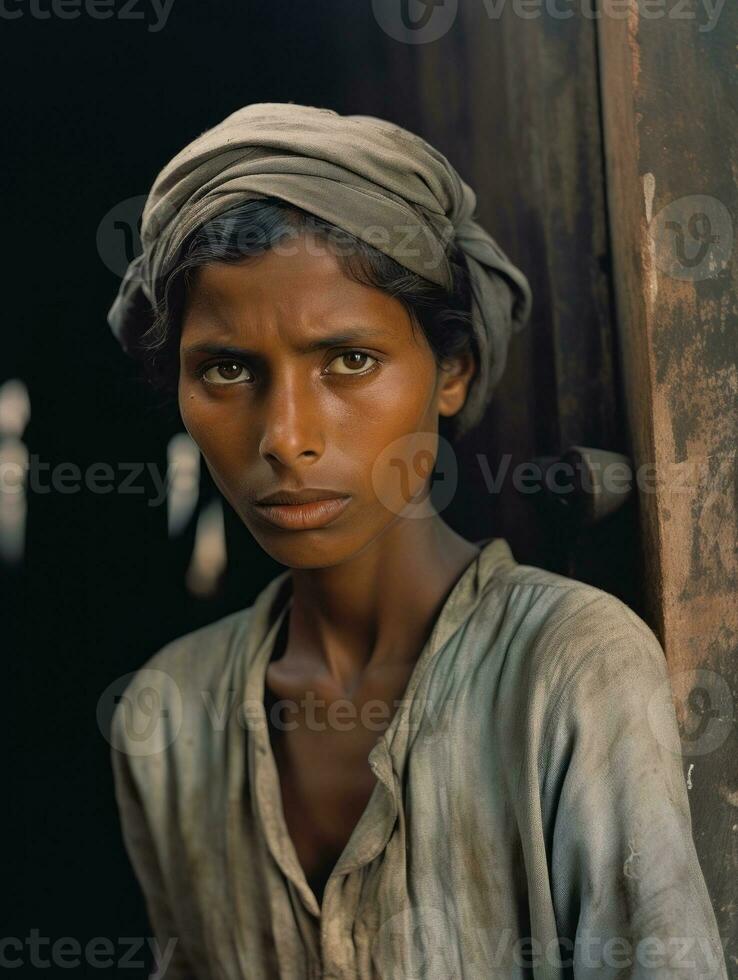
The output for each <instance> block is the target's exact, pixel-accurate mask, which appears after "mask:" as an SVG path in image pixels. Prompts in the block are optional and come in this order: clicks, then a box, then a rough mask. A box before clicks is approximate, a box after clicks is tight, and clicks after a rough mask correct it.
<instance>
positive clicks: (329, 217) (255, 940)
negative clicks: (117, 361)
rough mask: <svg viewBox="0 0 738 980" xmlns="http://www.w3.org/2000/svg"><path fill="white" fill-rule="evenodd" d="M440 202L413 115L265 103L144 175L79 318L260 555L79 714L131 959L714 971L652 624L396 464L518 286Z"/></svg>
mask: <svg viewBox="0 0 738 980" xmlns="http://www.w3.org/2000/svg"><path fill="white" fill-rule="evenodd" d="M475 203H476V202H475V198H474V194H473V192H472V191H471V189H470V188H469V187H468V185H466V184H465V183H464V182H463V181H462V180H461V178H460V177H459V175H458V174H457V172H456V171H455V170H454V169H453V167H452V166H451V164H450V163H449V162H448V160H447V159H446V158H445V157H443V156H442V155H441V154H440V153H438V151H436V150H435V149H433V148H432V147H431V146H429V145H428V144H427V143H425V142H424V141H423V140H421V139H419V138H418V137H416V136H414V135H412V134H410V133H408V132H406V131H405V130H402V129H399V128H398V127H396V126H393V125H390V124H389V123H387V122H384V121H382V120H379V119H374V118H371V117H365V116H340V115H339V114H337V113H335V112H332V111H330V110H325V109H317V108H313V107H309V106H300V105H294V104H292V103H290V104H279V103H264V104H255V105H250V106H247V107H245V108H243V109H241V110H239V111H238V112H235V113H233V114H232V115H231V116H229V117H228V118H227V119H225V120H224V121H223V122H222V123H221V124H219V125H218V126H216V127H215V128H214V129H212V130H209V131H207V132H206V133H204V134H202V135H201V136H200V137H198V139H196V140H195V141H194V142H193V143H192V144H190V145H189V146H188V147H186V148H185V149H184V150H182V151H181V153H179V154H178V155H177V156H176V157H175V158H174V159H173V160H172V161H170V163H169V164H167V166H166V167H165V168H164V169H163V170H162V172H161V173H160V174H159V176H158V177H157V179H156V181H155V183H154V186H153V188H152V190H151V193H150V195H149V198H148V201H147V205H146V208H145V211H144V219H143V225H142V241H143V246H144V251H143V254H142V255H141V256H140V257H139V258H138V259H137V260H135V262H134V263H132V265H131V267H130V268H129V271H128V274H127V276H126V279H125V281H124V283H123V285H122V287H121V291H120V294H119V296H118V299H117V300H116V303H115V304H114V306H113V308H112V309H111V312H110V316H109V319H110V323H111V326H112V328H113V330H114V331H115V333H116V335H117V336H118V337H119V339H120V340H121V342H122V343H123V345H124V347H125V349H126V350H128V351H129V352H131V353H132V354H135V355H137V356H139V357H141V358H142V360H143V362H144V364H145V367H146V369H147V371H148V373H149V375H150V376H151V377H152V378H153V379H154V380H155V381H156V382H157V383H161V384H163V385H165V386H166V385H168V386H170V387H172V389H174V388H175V387H176V392H177V397H178V401H179V407H180V411H181V415H182V420H183V422H184V425H185V427H186V428H187V430H188V432H189V433H190V434H191V436H192V437H193V439H194V440H195V441H196V442H197V444H198V446H199V447H200V449H201V451H202V454H203V457H204V459H205V461H206V463H207V466H208V469H209V470H210V472H211V474H212V476H213V479H214V480H215V482H216V484H217V485H218V487H219V488H220V490H221V492H222V493H223V495H224V496H225V497H226V499H227V500H228V501H229V502H230V504H231V505H232V506H233V508H234V509H235V510H236V512H237V513H238V514H239V515H240V517H241V518H242V520H243V521H244V523H245V524H246V526H247V527H248V528H249V530H250V531H251V532H252V534H253V535H254V537H255V538H256V540H257V541H258V542H259V544H260V545H261V547H262V548H264V549H265V551H267V552H268V553H269V554H270V555H271V556H272V557H274V558H275V559H276V560H277V561H279V562H280V563H282V564H283V565H285V566H287V570H286V571H285V572H283V573H282V574H281V575H280V576H278V577H277V578H276V579H275V580H274V581H273V582H271V583H270V584H269V585H268V586H267V588H266V589H264V590H263V591H262V592H261V593H260V594H259V596H258V597H257V598H256V600H255V601H254V603H253V604H252V605H251V606H250V607H248V608H247V609H244V610H242V611H239V612H237V613H234V614H232V615H230V616H227V617H225V618H224V619H221V620H219V621H218V622H216V623H213V624H211V625H209V626H207V627H205V628H203V629H200V630H197V631H195V632H193V633H190V634H188V635H187V636H184V637H181V638H179V639H177V640H175V641H173V642H172V643H170V644H168V645H167V646H166V647H165V648H164V649H162V650H160V651H159V652H158V653H157V654H155V655H154V656H153V657H151V658H150V659H149V660H148V661H147V662H146V664H145V665H144V667H143V668H141V670H140V671H138V672H137V674H136V675H135V677H134V679H133V681H132V682H131V683H130V685H129V687H128V688H127V689H126V692H125V695H124V696H123V698H122V699H121V703H120V705H119V707H118V709H117V710H116V713H115V716H114V719H113V726H112V736H111V737H112V742H113V745H114V747H115V748H114V751H113V754H112V756H113V765H114V769H115V777H116V793H117V799H118V803H119V807H120V813H121V820H122V827H123V832H124V837H125V841H126V845H127V848H128V851H129V854H130V857H131V860H132V863H133V865H134V867H135V870H136V873H137V875H138V878H139V880H140V882H141V885H142V888H143V892H144V895H145V897H146V902H147V907H148V910H149V915H150V918H151V923H152V927H153V929H154V931H155V934H156V938H157V940H158V942H159V944H160V949H161V950H162V956H163V960H164V961H166V970H165V971H163V972H164V975H165V976H167V977H188V978H195V977H197V978H206V977H207V978H209V977H213V978H241V977H248V978H276V977H280V978H287V980H293V978H294V980H297V978H307V977H334V978H347V980H348V978H361V980H364V978H370V977H372V978H373V977H386V978H393V980H396V978H404V977H408V978H409V977H429V978H434V980H436V978H438V980H440V978H449V980H450V978H455V977H459V978H461V977H474V978H476V977H490V976H499V977H505V978H510V977H523V976H534V977H536V978H544V977H545V978H549V977H550V978H554V977H556V978H559V977H570V976H575V977H585V976H587V977H588V976H598V977H599V976H616V975H617V976H638V977H641V976H649V977H651V976H654V977H655V976H658V977H667V976H668V977H670V978H673V977H695V976H698V975H701V976H703V977H724V976H725V972H724V962H723V960H722V953H721V948H720V938H719V936H718V933H717V927H716V923H715V919H714V916H713V912H712V908H711V905H710V901H709V898H708V894H707V891H706V888H705V884H704V880H703V878H702V874H701V870H700V867H699V863H698V860H697V856H696V853H695V849H694V844H693V841H692V836H691V824H690V816H689V805H688V800H687V795H686V788H685V785H684V780H683V776H682V770H681V763H680V757H679V751H680V747H679V738H678V734H677V729H676V724H675V718H674V712H673V708H672V706H671V701H670V699H669V696H668V691H669V685H668V674H667V671H666V666H665V661H664V656H663V651H662V649H661V647H660V645H659V643H658V641H657V639H656V638H655V636H654V634H653V633H652V632H651V631H650V629H649V628H648V627H647V625H646V624H645V623H644V622H643V621H642V620H641V619H639V618H638V617H637V616H636V615H635V614H634V613H633V612H632V611H631V610H630V609H628V608H627V607H626V606H625V605H624V604H623V603H622V602H620V601H619V600H618V599H617V598H615V597H614V596H611V595H609V594H607V593H605V592H602V591H601V590H598V589H595V588H593V587H590V586H588V585H585V584H584V583H581V582H578V581H575V580H572V579H568V578H566V577H563V576H559V575H555V574H553V573H550V572H547V571H545V570H543V569H540V568H536V567H534V566H526V565H520V564H518V563H517V562H516V561H515V559H514V558H513V556H512V554H511V551H510V549H509V547H508V545H507V542H506V541H505V540H504V539H501V538H495V539H491V540H483V541H479V542H476V543H472V542H469V541H467V540H465V539H464V538H462V537H461V536H459V535H458V534H456V533H455V532H454V531H453V530H452V529H451V528H450V527H449V526H448V525H447V524H446V523H445V522H444V521H443V519H442V518H441V516H440V515H439V513H437V511H436V510H435V509H434V507H433V504H432V502H431V498H430V495H429V493H428V490H429V485H430V479H431V472H432V470H433V465H434V462H435V459H436V454H437V452H438V446H439V438H440V437H439V429H440V428H441V427H454V428H453V432H454V434H455V435H458V434H460V433H463V432H466V431H468V430H469V429H470V428H471V427H472V426H473V425H474V423H475V422H476V421H477V420H478V419H479V418H480V416H481V414H482V412H483V410H484V408H485V406H486V404H487V402H488V400H489V397H490V394H491V392H492V389H493V388H494V385H495V383H496V381H497V380H498V379H499V377H500V375H501V373H502V370H503V368H504V363H505V353H506V348H507V343H508V340H509V337H510V335H511V333H512V332H513V331H515V330H517V329H519V328H520V327H522V326H523V324H524V323H525V321H526V319H527V316H528V313H529V309H530V300H531V298H530V291H529V287H528V283H527V281H526V279H525V277H524V276H523V275H522V273H521V272H520V271H519V270H518V269H516V268H515V267H514V266H513V265H511V263H510V262H509V261H508V260H507V258H506V257H505V255H504V254H503V253H502V252H501V250H500V249H499V247H498V246H497V245H496V243H495V242H494V240H493V239H492V238H491V237H490V236H489V235H488V234H487V233H486V232H485V231H484V230H483V229H482V228H480V227H479V225H478V224H476V222H474V220H473V213H474V209H475ZM152 698H153V699H154V701H153V702H152ZM152 703H154V704H157V705H158V710H157V715H156V718H155V719H154V720H155V721H157V724H156V725H155V726H154V728H153V730H151V734H150V735H149V736H148V737H147V738H145V739H143V741H142V739H141V738H140V737H139V736H137V734H136V733H138V732H141V731H142V730H143V728H144V726H143V724H142V722H143V721H146V717H147V712H148V713H149V715H150V712H151V706H152ZM148 720H149V721H151V716H150V717H149V718H148ZM164 951H166V953H165V952H164Z"/></svg>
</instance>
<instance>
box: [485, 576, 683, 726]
mask: <svg viewBox="0 0 738 980" xmlns="http://www.w3.org/2000/svg"><path fill="white" fill-rule="evenodd" d="M481 613H482V615H483V616H484V617H485V618H486V619H488V620H489V621H490V622H492V621H494V619H495V617H497V619H498V622H497V623H496V626H495V632H496V636H497V640H498V643H501V644H502V646H503V649H504V655H505V670H507V671H508V672H511V676H510V678H509V679H510V681H511V683H510V685H509V686H508V690H512V689H514V690H515V693H516V695H517V696H516V697H515V700H516V701H518V708H519V710H521V711H523V712H524V713H525V714H526V715H527V716H528V717H529V718H533V719H534V720H536V721H537V723H538V724H540V726H541V727H542V728H545V727H547V726H549V725H550V724H551V719H552V718H553V717H554V716H555V715H556V713H557V712H558V711H560V709H561V707H562V704H563V703H564V702H566V699H567V698H569V697H570V696H572V695H574V692H575V691H577V690H579V691H580V692H581V691H584V692H589V694H590V695H594V694H595V692H596V691H597V690H598V689H602V690H609V691H610V692H611V693H612V694H613V695H614V694H615V692H617V691H619V690H621V689H622V687H623V685H624V684H631V685H633V684H638V683H639V682H642V683H643V684H644V686H647V687H649V688H650V689H654V688H656V687H659V686H660V685H663V684H664V682H665V681H666V680H667V678H668V674H667V668H666V659H665V654H664V650H663V647H662V646H661V643H660V642H659V640H658V638H657V637H656V635H655V633H654V632H653V630H652V629H651V627H650V626H649V625H648V624H647V623H646V622H645V621H644V620H643V619H642V618H641V617H640V616H639V615H638V614H637V613H636V612H635V611H634V610H633V609H631V608H630V607H629V606H628V605H626V603H624V602H623V601H622V600H621V599H619V598H618V597H617V596H615V595H613V594H612V593H609V592H606V591H604V590H603V589H599V588H597V587H595V586H593V585H589V584H587V583H585V582H581V581H579V580H578V579H573V578H569V577H567V576H564V575H559V574H557V573H554V572H549V571H548V570H546V569H543V568H538V567H536V566H533V565H523V564H517V563H515V564H508V565H507V566H505V567H504V568H502V569H500V573H499V574H498V575H496V576H494V577H493V579H492V581H491V582H490V583H489V588H488V589H487V591H486V592H485V595H484V596H483V602H482V604H481ZM581 700H582V702H584V701H586V700H587V699H586V697H585V696H583V695H582V696H581Z"/></svg>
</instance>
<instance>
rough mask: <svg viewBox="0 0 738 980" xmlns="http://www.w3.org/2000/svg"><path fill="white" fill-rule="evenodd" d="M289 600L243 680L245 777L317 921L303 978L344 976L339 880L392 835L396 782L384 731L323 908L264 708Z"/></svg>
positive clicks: (288, 875)
mask: <svg viewBox="0 0 738 980" xmlns="http://www.w3.org/2000/svg"><path fill="white" fill-rule="evenodd" d="M291 604H292V598H291V597H290V598H289V600H288V601H287V603H286V604H285V606H284V607H283V609H282V610H281V611H280V613H279V615H278V617H277V618H276V620H275V621H274V623H273V624H272V626H271V627H270V629H269V631H268V633H267V635H266V636H265V638H264V642H263V643H262V645H261V646H260V648H259V650H258V651H257V655H256V657H255V660H254V662H253V664H252V665H251V673H250V676H249V678H248V682H247V685H246V686H247V700H248V704H249V712H248V722H249V724H248V729H249V740H248V741H249V765H248V768H249V777H250V780H251V789H252V799H253V800H254V803H255V807H256V815H257V819H258V822H259V825H260V827H261V829H262V832H263V834H264V839H265V841H266V845H267V848H268V850H269V852H270V854H271V856H272V857H273V859H274V861H275V863H276V864H277V866H278V867H279V869H280V870H281V872H282V874H283V875H284V877H285V879H286V881H287V882H289V883H290V884H291V886H292V887H293V888H294V890H295V892H296V893H297V895H298V897H299V899H300V901H301V903H302V905H303V907H304V909H305V910H306V911H307V912H308V913H309V914H310V916H312V917H313V919H314V920H316V925H317V927H318V930H319V943H320V950H319V954H320V955H319V958H318V957H315V958H314V959H313V960H311V961H310V962H309V965H308V969H309V973H308V976H310V977H312V976H315V977H321V978H324V980H328V978H330V980H333V978H335V980H344V978H346V980H348V977H347V976H346V974H345V972H344V970H343V967H342V966H341V962H343V963H350V962H351V960H352V958H353V950H349V949H344V950H343V951H342V954H341V955H340V956H338V957H334V956H333V955H332V953H331V951H332V950H338V949H339V948H340V946H341V942H342V939H341V937H342V935H345V934H346V932H348V934H349V935H350V933H351V930H350V928H349V929H348V930H346V928H345V921H346V918H347V916H350V915H352V914H353V910H349V909H346V908H345V907H344V906H343V905H342V904H341V903H340V902H339V901H338V898H337V888H338V879H339V878H341V877H343V876H346V875H350V874H352V873H354V872H356V871H357V870H358V869H360V868H362V867H364V866H365V865H366V864H368V863H369V862H370V861H373V860H374V859H375V858H376V857H377V856H378V855H379V854H381V853H382V851H383V850H384V848H385V847H386V845H387V842H388V840H389V838H390V835H391V833H392V829H393V827H394V824H395V820H396V818H397V786H396V777H395V773H394V770H393V766H392V760H391V757H390V752H389V748H388V745H387V741H386V737H385V736H386V735H387V732H385V733H383V734H382V735H380V737H379V738H378V740H377V742H376V744H375V745H374V747H373V749H372V750H371V752H370V753H369V756H368V760H367V761H368V764H369V767H370V768H371V770H372V772H373V773H374V774H375V776H376V777H377V783H376V785H375V786H374V789H373V790H372V793H371V795H370V797H369V800H368V802H367V805H366V807H365V809H364V811H363V813H362V815H361V817H360V818H359V820H358V822H357V824H356V826H355V827H354V829H353V831H352V833H351V836H350V837H349V840H348V841H347V843H346V846H345V848H344V850H343V851H342V853H341V855H340V857H339V859H338V861H337V862H336V865H335V867H334V868H333V871H332V872H331V875H330V877H329V878H328V881H327V882H326V886H325V890H324V893H323V901H322V906H319V905H318V902H317V899H316V897H315V895H314V893H313V891H312V889H311V888H310V886H309V885H308V883H307V879H306V877H305V873H304V870H303V868H302V866H301V865H300V862H299V860H298V858H297V854H296V851H295V848H294V844H293V842H292V839H291V837H290V835H289V832H288V831H287V825H286V822H285V819H284V811H283V807H282V800H281V789H280V783H279V773H278V771H277V765H276V761H275V759H274V753H273V751H272V747H271V742H270V740H269V730H268V723H267V716H266V709H265V707H264V703H263V696H264V676H265V673H266V666H267V664H268V662H269V659H270V657H271V653H272V650H273V645H274V642H275V640H276V636H277V634H278V632H279V628H280V626H281V624H282V621H283V618H284V616H285V615H286V614H287V612H288V610H289V608H290V606H291Z"/></svg>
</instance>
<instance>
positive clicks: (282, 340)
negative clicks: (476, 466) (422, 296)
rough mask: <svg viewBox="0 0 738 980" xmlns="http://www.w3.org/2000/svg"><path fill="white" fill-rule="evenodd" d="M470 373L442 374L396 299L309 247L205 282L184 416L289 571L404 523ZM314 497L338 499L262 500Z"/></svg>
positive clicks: (186, 346) (185, 373)
mask: <svg viewBox="0 0 738 980" xmlns="http://www.w3.org/2000/svg"><path fill="white" fill-rule="evenodd" d="M472 369H473V363H472V362H471V359H469V361H468V362H466V361H465V362H464V363H463V364H462V363H460V362H456V363H455V369H450V370H449V371H440V370H439V369H438V367H437V365H436V362H435V359H434V356H433V352H432V351H431V349H430V347H429V346H428V343H427V341H426V340H425V337H424V336H423V334H422V331H421V330H420V328H416V330H415V331H413V330H412V328H411V321H410V317H409V315H408V313H407V312H406V310H405V308H404V307H403V306H402V304H401V303H400V302H399V300H396V299H394V298H393V297H391V296H388V295H387V294H385V293H383V292H382V291H381V290H379V289H376V288H373V287H370V286H365V285H362V284H360V283H356V282H354V281H353V280H351V279H349V278H347V277H346V276H345V275H344V273H343V272H342V270H341V268H340V265H339V262H338V260H337V259H336V257H335V255H333V254H332V253H331V252H330V250H329V249H328V248H327V246H326V245H325V244H323V243H322V242H321V241H320V240H319V239H316V238H315V237H314V236H312V235H308V234H303V235H300V236H298V237H296V238H294V239H292V240H290V242H289V244H288V245H286V244H284V243H283V244H281V245H280V246H279V247H278V248H277V249H273V250H270V251H268V252H266V253H265V254H263V255H261V256H258V257H253V258H249V259H246V260H245V261H244V262H242V263H239V264H226V263H213V264H210V265H206V266H203V267H201V268H200V269H198V270H197V275H196V277H195V281H194V283H193V284H192V286H191V291H190V294H189V299H188V302H187V306H186V310H185V313H184V317H183V321H182V332H181V340H180V375H179V406H180V411H181V414H182V419H183V421H184V424H185V427H186V428H187V431H188V432H189V433H190V435H191V436H192V438H193V439H194V440H195V442H196V443H197V444H198V446H199V447H200V450H201V452H202V454H203V457H204V459H205V461H206V464H207V466H208V469H209V470H210V473H211V474H212V476H213V479H214V480H215V482H216V484H217V486H218V487H219V488H220V490H221V492H222V493H223V495H224V496H225V497H226V499H227V500H228V501H229V503H230V504H231V506H232V507H233V508H234V509H235V511H236V512H237V513H238V514H239V516H240V517H241V519H242V520H243V522H244V523H245V524H246V526H247V527H248V529H249V530H250V531H251V533H252V534H253V536H254V537H255V538H256V540H257V541H258V542H259V544H260V545H261V547H262V548H263V549H264V550H265V551H266V552H267V553H268V554H270V555H271V556H272V557H273V558H274V559H275V560H276V561H278V562H280V563H281V564H284V565H287V566H289V567H292V568H307V567H311V568H317V567H325V566H328V565H334V564H339V563H341V562H343V561H345V560H346V559H348V558H350V557H352V556H353V555H355V554H357V553H358V552H359V551H361V550H362V549H363V548H364V547H366V546H367V545H368V544H369V543H370V542H371V541H373V540H374V539H375V538H376V537H377V536H378V535H379V534H380V533H381V532H382V531H384V530H385V529H386V528H387V527H388V526H389V525H390V524H391V523H392V522H394V521H396V520H398V519H399V520H403V519H407V517H406V513H407V511H405V514H403V507H404V505H406V504H407V503H408V495H409V496H410V498H413V499H415V500H418V499H420V498H421V497H422V496H423V488H424V487H427V484H428V480H429V477H430V473H431V471H432V468H433V466H432V463H433V459H434V458H435V453H436V449H437V431H438V415H439V413H441V414H445V415H453V414H455V413H456V412H457V411H458V410H459V409H460V408H461V407H462V405H463V403H464V399H465V396H466V390H467V387H468V382H469V378H470V375H471V373H472ZM419 434H420V435H419ZM315 488H318V489H319V490H321V491H325V493H323V494H322V496H323V497H334V498H335V497H336V496H339V495H340V496H341V497H342V498H343V500H342V502H340V501H336V500H335V499H334V501H333V503H332V504H331V503H328V504H312V505H308V506H307V507H305V508H299V507H295V506H290V507H272V508H269V507H268V506H263V505H259V503H258V501H259V500H260V499H261V498H263V497H264V496H267V495H270V494H274V493H277V492H280V491H283V490H288V491H303V490H310V489H315ZM314 496H320V494H316V495H314Z"/></svg>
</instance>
